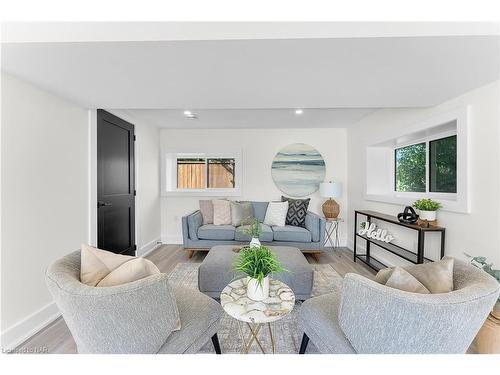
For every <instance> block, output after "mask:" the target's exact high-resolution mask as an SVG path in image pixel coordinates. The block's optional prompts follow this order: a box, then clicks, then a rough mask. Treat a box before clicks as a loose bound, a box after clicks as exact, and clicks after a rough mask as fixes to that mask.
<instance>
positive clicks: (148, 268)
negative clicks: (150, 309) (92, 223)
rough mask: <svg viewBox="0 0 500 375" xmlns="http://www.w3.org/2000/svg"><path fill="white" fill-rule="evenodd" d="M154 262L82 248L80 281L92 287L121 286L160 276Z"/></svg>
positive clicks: (86, 246)
mask: <svg viewBox="0 0 500 375" xmlns="http://www.w3.org/2000/svg"><path fill="white" fill-rule="evenodd" d="M159 273H160V270H158V267H156V266H155V265H154V263H153V262H151V261H149V260H147V259H144V258H136V257H133V256H129V255H120V254H114V253H112V252H110V251H105V250H100V249H97V248H95V247H92V246H89V245H82V247H81V267H80V281H81V282H82V283H84V284H87V285H90V286H97V287H104V286H114V285H121V284H125V283H130V282H132V281H136V280H140V279H143V278H145V277H148V276H151V275H156V274H159Z"/></svg>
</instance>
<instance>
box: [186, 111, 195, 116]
mask: <svg viewBox="0 0 500 375" xmlns="http://www.w3.org/2000/svg"><path fill="white" fill-rule="evenodd" d="M192 114H193V113H192V112H191V111H184V115H186V116H191V115H192Z"/></svg>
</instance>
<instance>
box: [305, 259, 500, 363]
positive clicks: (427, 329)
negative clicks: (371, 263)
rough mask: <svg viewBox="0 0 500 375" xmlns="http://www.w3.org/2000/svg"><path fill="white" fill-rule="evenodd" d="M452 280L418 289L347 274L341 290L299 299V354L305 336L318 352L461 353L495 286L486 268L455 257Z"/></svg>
mask: <svg viewBox="0 0 500 375" xmlns="http://www.w3.org/2000/svg"><path fill="white" fill-rule="evenodd" d="M425 266H426V265H425V264H421V265H415V266H409V267H405V268H407V269H408V268H412V267H425ZM453 282H454V289H453V291H452V292H450V293H439V294H417V293H409V292H405V291H402V290H398V289H393V288H390V287H388V286H385V285H382V284H379V283H377V282H375V281H373V280H370V279H367V278H366V277H363V276H361V275H356V274H352V273H350V274H347V275H346V276H345V278H344V282H343V287H342V293H341V295H339V294H337V293H329V294H324V295H322V296H319V297H314V298H311V299H309V300H307V301H306V302H304V303H303V304H302V306H301V308H300V312H299V319H300V324H301V326H302V329H303V331H304V336H303V338H302V344H301V348H300V353H301V354H303V353H304V352H305V350H306V347H307V343H308V341H309V338H310V339H311V341H312V342H313V343H314V345H315V346H316V347H317V348H318V350H319V351H320V352H321V353H337V354H350V353H363V354H370V353H385V354H398V353H400V354H426V353H431V354H445V353H456V354H461V353H465V352H466V351H467V349H468V347H469V346H470V344H471V343H472V340H474V337H475V336H476V334H477V332H478V331H479V329H480V328H481V325H482V324H483V323H484V321H485V319H486V317H487V316H488V314H489V312H490V311H491V309H492V308H493V305H494V304H495V301H496V300H497V298H498V294H499V290H500V286H499V284H498V282H497V281H496V280H495V279H494V278H493V277H491V276H490V275H488V274H487V273H486V272H484V271H482V270H480V269H478V268H476V267H473V266H471V265H470V264H466V263H464V262H462V261H459V260H457V259H455V262H454V267H453Z"/></svg>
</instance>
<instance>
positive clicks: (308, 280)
mask: <svg viewBox="0 0 500 375" xmlns="http://www.w3.org/2000/svg"><path fill="white" fill-rule="evenodd" d="M235 247H236V246H235V245H220V246H214V247H212V248H211V249H210V251H209V252H208V254H207V256H206V257H205V259H204V260H203V262H202V263H201V265H200V268H199V270H198V288H199V289H200V291H201V292H203V293H205V294H206V295H208V296H210V297H213V298H219V297H220V293H221V292H222V289H224V288H225V287H226V285H227V284H229V283H230V282H231V280H233V279H235V278H237V277H239V276H243V275H236V274H235V273H234V271H233V263H234V261H235V260H236V257H237V256H238V253H237V252H235V251H233V249H234V248H235ZM269 248H270V249H271V251H273V252H274V253H275V254H276V257H277V258H278V260H279V261H280V262H281V264H282V266H283V267H284V268H285V269H287V270H288V271H289V272H283V273H280V274H278V275H275V276H274V277H275V278H276V279H278V280H281V281H282V282H284V283H285V284H287V285H288V286H289V287H290V288H292V290H293V292H294V293H295V298H296V299H299V300H305V299H307V298H309V297H311V291H312V287H313V268H312V266H311V265H310V264H309V263H308V262H307V259H306V258H305V256H304V254H302V252H301V251H300V250H299V249H297V248H295V247H290V246H270V247H269Z"/></svg>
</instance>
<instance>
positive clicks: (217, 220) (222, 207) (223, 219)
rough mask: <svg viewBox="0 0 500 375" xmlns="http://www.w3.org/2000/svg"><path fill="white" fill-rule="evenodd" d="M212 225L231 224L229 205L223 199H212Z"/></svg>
mask: <svg viewBox="0 0 500 375" xmlns="http://www.w3.org/2000/svg"><path fill="white" fill-rule="evenodd" d="M212 204H213V206H214V225H231V205H230V202H229V201H227V200H225V199H214V200H213V201H212Z"/></svg>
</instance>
